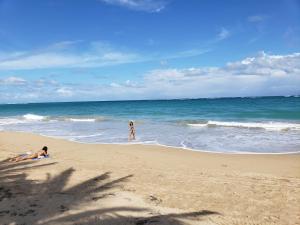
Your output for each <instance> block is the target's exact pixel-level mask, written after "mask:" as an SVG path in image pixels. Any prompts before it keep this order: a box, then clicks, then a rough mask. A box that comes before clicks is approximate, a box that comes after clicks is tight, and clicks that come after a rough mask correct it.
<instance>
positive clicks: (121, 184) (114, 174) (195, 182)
mask: <svg viewBox="0 0 300 225" xmlns="http://www.w3.org/2000/svg"><path fill="white" fill-rule="evenodd" d="M44 145H47V146H48V147H49V153H50V155H51V157H50V158H49V159H43V160H38V161H34V160H31V161H28V162H19V163H9V162H5V161H4V160H5V159H6V158H8V157H11V156H13V155H15V154H18V153H24V152H27V151H29V150H31V151H35V150H38V149H40V148H41V147H42V146H44ZM0 159H1V160H3V161H2V162H1V164H0V224H30V225H32V224H78V225H88V224H90V225H96V224H101V225H108V224H111V225H114V224H119V225H127V224H128V225H129V224H136V225H144V224H151V225H154V224H170V225H171V224H172V225H183V224H211V225H212V224H224V225H225V224H229V225H243V224H247V225H250V224H251V225H254V224H268V225H270V224H282V225H288V224H291V225H296V224H300V155H299V154H290V155H248V154H243V155H242V154H215V153H203V152H193V151H188V150H180V149H173V148H166V147H160V146H143V145H100V144H80V143H75V142H70V141H66V140H60V139H54V138H47V137H42V136H39V135H33V134H28V133H16V132H0Z"/></svg>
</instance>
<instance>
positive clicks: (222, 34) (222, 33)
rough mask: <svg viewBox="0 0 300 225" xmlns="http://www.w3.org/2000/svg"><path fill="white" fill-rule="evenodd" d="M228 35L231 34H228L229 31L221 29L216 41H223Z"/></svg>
mask: <svg viewBox="0 0 300 225" xmlns="http://www.w3.org/2000/svg"><path fill="white" fill-rule="evenodd" d="M230 35H231V34H230V32H229V30H227V29H226V28H224V27H222V28H221V29H220V31H219V33H218V35H217V40H219V41H221V40H224V39H226V38H228V37H229V36H230Z"/></svg>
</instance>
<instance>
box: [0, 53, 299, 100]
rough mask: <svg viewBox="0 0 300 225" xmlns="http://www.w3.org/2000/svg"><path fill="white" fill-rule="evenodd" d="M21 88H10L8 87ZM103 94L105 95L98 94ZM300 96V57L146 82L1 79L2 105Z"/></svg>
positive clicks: (164, 74) (169, 74)
mask: <svg viewBox="0 0 300 225" xmlns="http://www.w3.org/2000/svg"><path fill="white" fill-rule="evenodd" d="M15 83H16V84H18V83H19V84H22V85H16V86H14V88H9V85H8V84H10V85H13V84H15ZM99 90H101V91H99ZM299 94H300V53H293V54H288V55H272V54H267V53H265V52H260V53H259V54H257V55H256V56H253V57H247V58H244V59H242V60H239V61H235V62H229V63H227V64H226V65H224V66H223V67H199V68H184V69H177V68H169V69H157V70H152V71H149V72H147V73H146V74H144V76H143V78H142V80H139V81H136V80H126V81H125V82H112V83H109V84H100V83H98V84H97V83H89V84H87V83H86V84H79V83H68V84H66V83H60V82H58V81H54V80H50V79H48V80H47V79H42V80H41V79H39V80H36V81H32V80H31V81H29V80H25V79H23V78H21V77H14V78H12V77H7V78H4V79H2V80H0V102H11V101H15V102H24V101H74V100H75V101H79V100H81V101H85V100H126V99H162V98H164V99H168V98H209V97H238V96H239V97H244V96H272V95H273V96H274V95H299Z"/></svg>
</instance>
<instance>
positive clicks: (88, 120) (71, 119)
mask: <svg viewBox="0 0 300 225" xmlns="http://www.w3.org/2000/svg"><path fill="white" fill-rule="evenodd" d="M68 120H69V121H72V122H95V121H96V119H91V118H82V119H78V118H69V119H68Z"/></svg>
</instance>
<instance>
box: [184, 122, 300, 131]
mask: <svg viewBox="0 0 300 225" xmlns="http://www.w3.org/2000/svg"><path fill="white" fill-rule="evenodd" d="M188 125H189V126H193V127H209V126H211V127H212V126H222V127H239V128H260V129H265V130H273V131H282V130H300V124H298V123H283V122H265V123H254V122H227V121H208V122H207V123H193V124H188Z"/></svg>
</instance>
